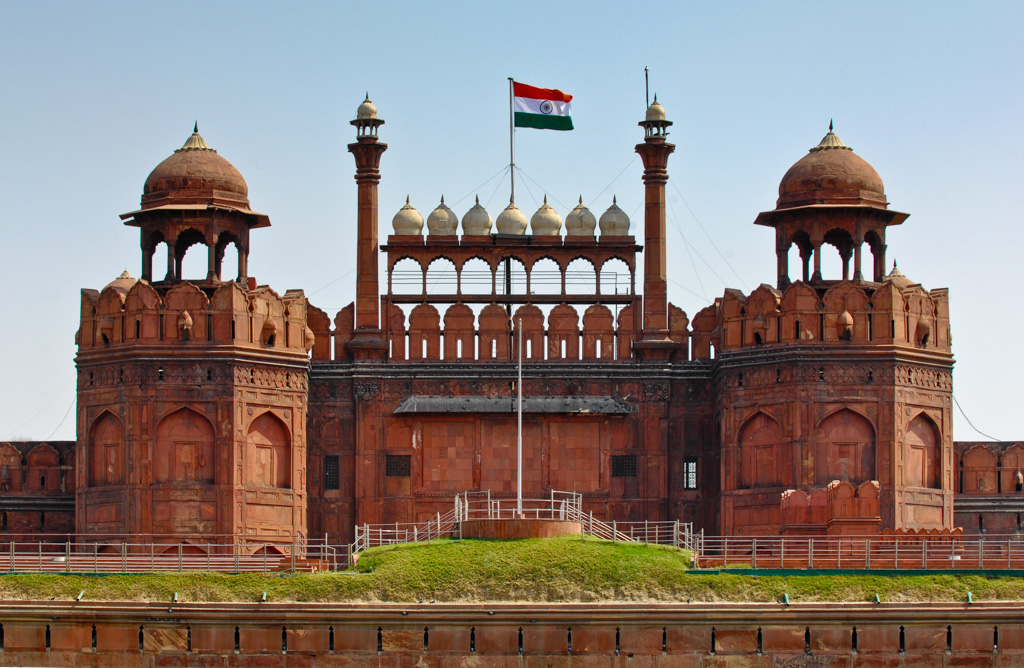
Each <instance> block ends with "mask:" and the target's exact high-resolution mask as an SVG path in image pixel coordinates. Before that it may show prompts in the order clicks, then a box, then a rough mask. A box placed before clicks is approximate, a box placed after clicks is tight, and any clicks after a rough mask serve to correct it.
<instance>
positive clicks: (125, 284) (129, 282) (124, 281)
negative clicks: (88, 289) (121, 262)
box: [100, 270, 139, 295]
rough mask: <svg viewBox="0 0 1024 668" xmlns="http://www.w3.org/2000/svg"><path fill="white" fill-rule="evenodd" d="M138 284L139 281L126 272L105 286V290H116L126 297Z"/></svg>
mask: <svg viewBox="0 0 1024 668" xmlns="http://www.w3.org/2000/svg"><path fill="white" fill-rule="evenodd" d="M138 282H139V281H138V279H136V278H133V277H132V275H131V274H129V273H128V271H127V270H125V271H122V272H121V275H120V276H118V277H117V278H115V279H114V280H112V281H111V282H109V283H107V284H106V285H105V286H103V290H106V289H107V288H114V289H115V290H117V291H118V292H120V293H121V294H122V295H126V294H128V291H129V290H131V289H132V286H133V285H135V284H136V283H138ZM103 290H101V291H100V292H102V291H103Z"/></svg>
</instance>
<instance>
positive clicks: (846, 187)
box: [776, 122, 889, 209]
mask: <svg viewBox="0 0 1024 668" xmlns="http://www.w3.org/2000/svg"><path fill="white" fill-rule="evenodd" d="M812 204H838V205H845V206H857V205H865V206H872V207H880V208H886V207H888V206H889V203H888V202H887V201H886V199H885V187H884V186H883V185H882V177H880V176H879V175H878V172H876V171H875V168H874V167H872V166H871V165H869V164H868V162H867V161H866V160H864V158H861V157H860V156H859V155H857V154H856V153H854V152H853V149H851V148H850V147H849V146H846V145H845V144H843V142H842V140H841V139H839V137H838V136H837V135H836V133H835V132H833V131H832V123H831V122H830V123H829V124H828V134H826V135H825V137H824V138H822V140H821V141H820V142H819V143H818V145H817V146H815V147H814V148H812V149H811V150H810V151H809V152H808V154H807V155H805V156H804V157H802V158H800V159H799V160H797V162H796V164H794V165H793V166H792V167H790V168H789V171H788V172H786V175H785V176H783V177H782V182H781V183H780V184H779V199H778V202H777V203H776V209H790V208H793V207H797V206H807V205H812Z"/></svg>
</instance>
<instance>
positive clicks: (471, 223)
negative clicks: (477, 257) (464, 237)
mask: <svg viewBox="0 0 1024 668" xmlns="http://www.w3.org/2000/svg"><path fill="white" fill-rule="evenodd" d="M491 224H492V221H491V214H489V213H487V209H485V208H483V207H482V206H480V197H479V196H477V198H476V204H474V205H473V208H472V209H470V210H469V211H467V212H466V215H464V216H463V217H462V233H463V234H468V235H470V236H484V235H487V234H490V233H491Z"/></svg>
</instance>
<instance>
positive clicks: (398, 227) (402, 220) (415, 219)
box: [391, 195, 423, 236]
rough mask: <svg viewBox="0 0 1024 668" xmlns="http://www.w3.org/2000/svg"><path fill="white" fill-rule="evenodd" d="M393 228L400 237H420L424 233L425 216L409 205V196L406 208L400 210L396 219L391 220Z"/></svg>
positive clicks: (406, 200) (406, 199)
mask: <svg viewBox="0 0 1024 668" xmlns="http://www.w3.org/2000/svg"><path fill="white" fill-rule="evenodd" d="M391 226H392V227H393V228H394V230H395V234H398V235H410V236H411V235H419V234H422V233H423V215H422V214H420V212H419V211H417V210H416V208H415V207H414V206H413V205H412V204H409V197H408V195H407V196H406V198H405V206H403V207H402V208H401V209H399V210H398V213H396V214H395V217H394V218H392V219H391Z"/></svg>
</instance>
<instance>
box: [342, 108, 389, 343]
mask: <svg viewBox="0 0 1024 668" xmlns="http://www.w3.org/2000/svg"><path fill="white" fill-rule="evenodd" d="M351 124H352V125H354V126H355V127H356V141H355V142H354V143H352V144H349V145H348V150H349V151H350V152H351V153H352V155H354V156H355V158H356V176H355V179H356V184H357V186H358V190H359V192H358V197H359V214H358V241H357V247H356V318H355V331H354V332H353V335H352V338H351V339H350V340H349V341H348V342H347V343H346V344H345V345H346V348H347V350H348V351H349V353H351V355H352V357H353V358H355V359H357V360H367V361H381V362H382V361H384V359H385V357H386V355H387V341H385V340H384V335H383V333H382V332H381V327H380V287H379V285H378V279H377V254H378V239H377V209H378V204H377V184H378V183H380V157H381V155H383V153H384V151H386V150H387V149H388V145H387V144H382V143H381V142H380V141H378V140H377V128H379V127H380V126H381V125H384V120H383V119H381V118H378V117H377V107H375V106H374V105H373V103H372V102H370V96H369V94H367V96H366V99H365V100H364V101H363V103H362V104H360V105H359V109H357V110H356V118H355V120H354V121H352V122H351Z"/></svg>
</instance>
